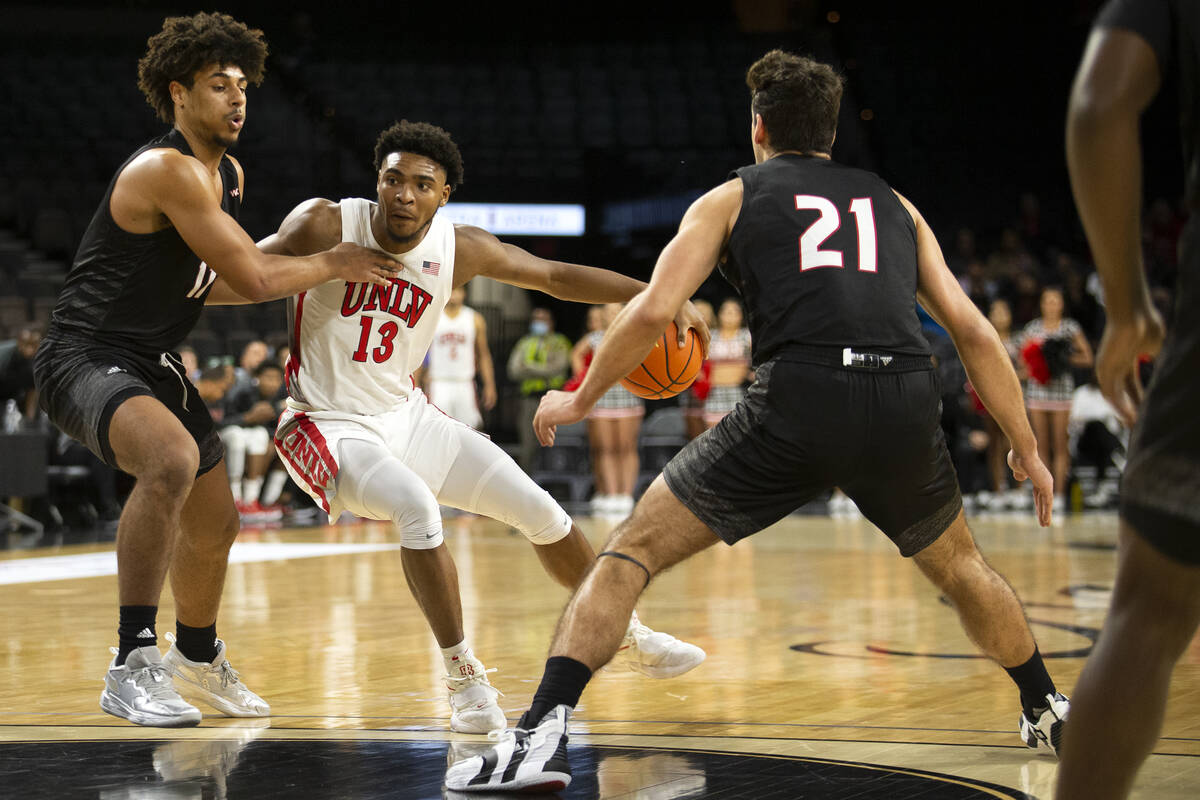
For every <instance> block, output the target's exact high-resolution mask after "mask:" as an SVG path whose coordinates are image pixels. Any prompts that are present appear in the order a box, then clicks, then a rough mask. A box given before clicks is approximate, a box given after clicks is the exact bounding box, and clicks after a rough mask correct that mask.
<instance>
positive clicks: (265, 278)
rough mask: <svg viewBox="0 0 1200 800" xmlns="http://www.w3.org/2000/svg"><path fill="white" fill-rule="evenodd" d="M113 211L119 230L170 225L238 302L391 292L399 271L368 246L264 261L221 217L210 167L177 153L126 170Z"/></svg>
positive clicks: (146, 158)
mask: <svg viewBox="0 0 1200 800" xmlns="http://www.w3.org/2000/svg"><path fill="white" fill-rule="evenodd" d="M238 183H239V184H241V183H242V171H241V167H240V165H239V166H238ZM239 191H240V186H239ZM111 210H112V215H113V219H114V220H115V221H116V222H117V224H118V225H119V226H121V227H122V228H123V229H125V230H129V231H133V232H136V233H142V232H150V231H152V230H161V229H162V228H164V227H166V221H167V220H169V224H170V225H173V226H174V227H175V229H176V230H177V231H178V232H179V235H180V236H181V237H182V238H183V241H184V242H185V243H187V246H188V247H189V248H190V249H191V250H192V252H193V253H195V254H196V255H197V256H199V257H200V259H201V260H202V261H204V262H205V263H206V264H208V265H209V266H211V267H212V269H213V271H215V272H217V273H218V274H219V275H220V276H221V277H220V280H219V281H218V282H219V283H222V284H224V285H225V286H227V287H228V288H229V289H230V290H231V291H232V292H233V293H235V294H236V295H237V296H239V302H247V301H249V302H261V301H264V300H273V299H276V298H279V297H287V296H288V295H291V294H294V293H296V292H299V291H303V290H305V289H309V288H312V287H313V286H316V285H317V284H320V283H323V282H324V281H327V280H330V279H332V278H336V277H345V278H346V279H347V280H357V281H370V282H372V283H378V284H381V285H385V286H386V285H387V280H388V278H390V277H391V276H392V275H393V274H395V264H393V263H391V262H390V261H388V260H386V259H381V258H379V257H378V255H376V254H373V253H372V252H371V251H370V250H367V249H366V248H361V247H353V248H345V249H344V250H339V251H337V252H336V253H322V254H320V255H315V256H313V257H311V258H303V259H298V258H279V257H275V256H270V255H265V254H264V253H262V252H260V251H259V249H258V248H257V247H255V245H254V240H252V239H251V238H250V236H249V235H248V234H247V233H246V231H245V230H243V229H242V227H241V225H239V224H238V223H237V221H236V220H234V219H233V218H232V217H231V216H229V215H228V214H226V213H225V211H224V210H222V208H221V205H220V201H219V195H218V194H217V193H216V191H215V190H214V186H213V180H212V176H210V175H209V174H208V173H207V172H206V170H205V167H204V165H203V164H201V163H200V162H199V161H198V160H197V159H195V158H193V157H191V156H187V155H184V154H183V153H180V152H179V151H177V150H168V149H158V150H150V151H147V152H146V153H144V154H142V155H141V156H139V157H138V158H137V159H135V160H134V161H133V163H131V164H130V165H129V166H128V167H126V168H125V170H124V171H123V172H122V173H121V176H120V177H119V178H118V179H117V184H116V186H115V187H114V188H113V197H112V205H111ZM163 217H165V218H166V220H163ZM214 288H215V287H214ZM240 298H244V299H240Z"/></svg>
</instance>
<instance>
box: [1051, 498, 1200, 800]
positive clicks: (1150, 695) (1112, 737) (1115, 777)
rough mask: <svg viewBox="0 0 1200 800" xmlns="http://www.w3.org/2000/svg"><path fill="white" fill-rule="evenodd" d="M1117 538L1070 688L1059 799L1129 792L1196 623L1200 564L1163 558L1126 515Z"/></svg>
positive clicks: (1097, 799)
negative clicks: (1105, 590) (1105, 602)
mask: <svg viewBox="0 0 1200 800" xmlns="http://www.w3.org/2000/svg"><path fill="white" fill-rule="evenodd" d="M1193 535H1194V536H1197V537H1200V529H1198V530H1196V531H1194V532H1193ZM1120 536H1121V540H1120V560H1119V563H1118V566H1117V580H1116V585H1115V586H1114V588H1113V596H1112V605H1111V607H1110V608H1109V612H1108V618H1107V619H1106V620H1105V622H1104V630H1103V631H1102V632H1101V634H1100V639H1099V641H1097V642H1096V647H1095V649H1094V650H1093V651H1092V653H1091V655H1090V656H1089V657H1088V660H1087V664H1086V665H1085V666H1084V669H1083V672H1082V674H1080V676H1079V681H1078V683H1077V684H1076V685H1075V695H1074V698H1073V704H1072V708H1071V721H1070V723H1069V724H1068V725H1067V726H1066V735H1065V737H1064V741H1063V746H1062V762H1061V763H1060V764H1059V767H1058V791H1057V794H1056V795H1055V796H1056V797H1057V798H1059V800H1075V799H1076V798H1086V799H1087V800H1107V798H1122V797H1126V796H1128V794H1129V791H1130V789H1131V788H1132V786H1133V780H1134V777H1135V775H1136V774H1137V770H1138V768H1139V767H1140V766H1141V764H1142V762H1143V761H1145V759H1146V756H1148V755H1149V754H1150V752H1151V751H1152V750H1153V749H1154V745H1155V743H1156V742H1157V741H1158V737H1159V734H1160V732H1161V730H1162V722H1163V713H1164V711H1165V709H1166V703H1167V690H1168V688H1169V687H1170V682H1171V674H1172V672H1173V671H1174V669H1175V664H1176V662H1177V661H1178V660H1179V657H1180V656H1181V655H1182V654H1183V652H1184V650H1186V649H1187V646H1188V645H1189V644H1190V643H1191V641H1192V637H1193V636H1194V635H1195V633H1196V628H1197V625H1198V624H1200V566H1197V565H1195V564H1184V563H1181V562H1179V561H1175V560H1173V559H1171V558H1168V557H1167V556H1165V555H1163V554H1162V553H1160V552H1159V551H1158V550H1156V549H1155V548H1154V547H1153V546H1151V545H1150V544H1149V543H1148V542H1147V541H1146V540H1145V539H1144V538H1142V536H1140V535H1139V534H1138V533H1137V532H1136V531H1135V530H1134V528H1133V527H1132V526H1131V525H1130V524H1129V523H1128V522H1127V521H1125V520H1122V521H1121V533H1120Z"/></svg>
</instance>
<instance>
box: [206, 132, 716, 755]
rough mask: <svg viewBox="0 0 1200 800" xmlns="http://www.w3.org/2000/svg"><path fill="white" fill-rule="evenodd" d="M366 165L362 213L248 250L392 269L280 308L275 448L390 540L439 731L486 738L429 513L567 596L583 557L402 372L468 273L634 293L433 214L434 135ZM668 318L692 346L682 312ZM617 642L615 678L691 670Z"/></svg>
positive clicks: (485, 711)
mask: <svg viewBox="0 0 1200 800" xmlns="http://www.w3.org/2000/svg"><path fill="white" fill-rule="evenodd" d="M375 166H376V169H377V170H378V184H377V187H376V188H377V193H378V201H377V202H376V201H371V200H365V199H361V198H352V199H346V200H342V201H341V202H340V203H335V202H331V201H329V200H323V199H319V198H318V199H313V200H308V201H306V202H304V203H301V204H300V205H299V206H297V208H296V209H295V210H294V211H292V213H291V214H289V215H288V217H287V218H286V219H285V220H284V221H283V224H282V225H281V226H280V228H279V231H278V233H276V234H275V235H273V236H270V237H268V238H267V239H266V240H264V241H263V242H261V243H260V244H259V246H260V247H261V248H262V249H263V250H264V251H266V252H268V253H287V254H301V253H304V254H308V253H319V252H323V251H325V250H328V249H330V248H331V247H335V246H337V245H338V244H339V243H340V242H360V243H362V244H363V245H364V246H366V247H371V248H376V249H379V250H382V251H383V252H384V253H385V254H388V255H390V256H391V257H392V258H393V259H395V261H396V262H397V263H398V264H399V265H400V267H401V269H400V274H399V276H398V277H397V278H394V279H393V280H392V282H391V286H390V287H389V288H388V289H382V288H380V287H376V286H371V285H367V284H362V283H347V282H344V281H330V282H329V283H326V284H323V285H321V286H318V287H316V288H315V289H310V290H309V291H307V292H303V293H301V294H299V295H298V296H297V297H295V298H294V299H293V300H292V305H291V312H292V313H291V321H292V325H291V328H292V355H291V359H290V360H289V362H288V369H287V380H288V389H289V394H290V397H289V399H288V409H287V410H286V411H285V412H284V413H283V415H282V416H281V418H280V421H279V426H278V428H277V430H276V433H275V445H276V448H277V449H278V450H279V454H280V456H281V457H282V459H283V462H284V464H285V465H286V466H287V469H288V472H290V473H291V475H292V477H293V478H295V480H296V482H297V484H298V485H299V486H301V487H302V488H304V489H305V490H306V491H307V492H308V493H309V494H310V495H312V497H313V498H314V499H315V500H316V501H317V502H318V503H320V505H321V507H322V508H324V509H325V510H326V511H327V512H328V513H329V515H330V517H331V518H335V517H337V516H338V515H339V514H340V513H341V512H342V511H343V510H349V511H351V512H353V513H354V514H357V515H358V516H361V517H367V518H370V519H378V520H391V521H393V522H394V523H395V524H396V525H397V527H398V528H399V529H400V532H401V541H402V544H403V549H402V551H401V552H402V559H403V564H404V572H405V575H406V577H407V578H408V582H409V585H410V587H411V589H412V592H413V595H414V597H415V598H416V600H417V603H418V604H419V605H420V606H421V610H422V612H423V613H424V614H425V618H426V620H428V622H429V625H430V627H431V628H432V629H433V634H434V637H435V638H436V639H437V641H438V644H439V645H440V646H441V648H442V652H443V655H444V656H445V663H446V671H447V676H446V685H447V688H448V689H449V690H450V706H451V717H450V727H451V729H452V730H455V731H460V732H467V733H486V732H488V731H490V730H493V729H496V728H504V727H505V725H506V722H505V718H504V713H503V712H502V711H501V710H500V707H499V705H498V704H497V703H496V696H497V694H498V692H497V691H496V690H495V689H493V688H492V686H491V685H490V683H489V682H488V679H487V676H486V672H485V669H484V666H483V664H482V663H480V661H479V660H478V659H477V658H475V656H474V655H473V653H472V652H471V649H470V647H469V646H468V642H467V641H466V639H465V637H464V634H463V623H462V606H461V602H460V599H459V594H458V575H457V572H456V570H455V567H454V562H453V561H452V560H451V558H450V553H449V551H448V549H447V548H446V546H445V545H444V544H443V542H442V521H441V516H440V513H439V510H438V504H439V503H441V504H444V505H447V506H452V507H455V508H460V509H463V510H466V511H469V512H473V513H477V514H483V515H486V516H489V517H492V518H494V519H498V520H500V521H502V522H504V523H506V524H508V525H511V526H513V527H515V528H517V529H519V530H520V531H521V532H522V533H524V534H525V536H526V537H527V538H528V539H529V540H530V541H531V542H532V543H533V544H534V545H536V547H535V548H534V549H535V551H536V552H537V554H538V557H539V558H540V559H541V562H542V565H543V566H544V567H545V569H546V571H547V572H548V573H549V574H550V575H551V577H553V578H554V579H555V580H556V581H558V582H559V583H561V584H562V585H563V586H565V587H567V588H568V589H574V588H575V587H576V586H578V585H579V584H580V583H581V582H582V580H583V577H584V575H585V574H586V573H587V571H588V568H589V567H590V566H591V564H592V562H593V561H594V560H595V558H596V554H595V551H593V550H592V547H591V545H590V544H589V543H588V541H587V539H585V538H584V536H583V534H582V533H581V532H580V530H579V528H578V527H577V526H576V525H575V524H574V523H573V522H572V521H571V519H570V517H569V516H568V515H567V513H566V512H565V511H563V510H562V508H560V507H559V506H558V504H557V503H556V502H555V501H554V500H553V498H551V497H550V495H549V493H547V492H546V491H545V490H543V489H542V488H540V487H539V486H538V485H537V484H535V483H534V482H533V481H532V480H531V479H530V478H529V477H528V476H527V475H526V474H525V473H524V472H522V471H521V469H520V468H519V467H518V466H517V465H516V463H515V462H514V461H513V460H512V459H511V458H509V456H508V455H507V454H506V453H505V452H504V451H503V450H501V449H500V448H499V447H498V446H496V445H495V444H493V443H492V442H491V441H490V440H489V439H488V438H487V437H485V436H483V435H482V434H480V433H478V432H476V431H474V430H472V429H471V428H469V427H468V426H466V425H464V424H462V423H460V422H458V421H456V420H454V419H451V418H450V417H449V416H447V415H446V414H443V413H442V412H441V411H439V410H437V409H436V408H434V407H433V406H432V405H430V404H429V403H428V402H427V400H426V398H425V394H424V393H423V392H422V391H421V390H420V389H419V388H417V386H416V383H415V381H413V379H412V373H413V371H414V370H416V369H417V368H418V367H419V366H420V365H421V362H422V360H423V359H424V358H425V354H426V353H427V352H428V350H429V347H430V344H431V342H432V341H433V336H434V330H435V329H436V328H437V322H438V317H439V316H440V315H441V313H442V309H443V307H444V306H445V305H446V302H447V299H448V298H449V296H450V293H451V291H452V289H453V288H454V287H455V286H461V285H463V284H465V283H466V282H467V281H468V280H470V279H471V278H473V277H475V276H476V275H486V276H488V277H491V278H495V279H497V280H500V281H504V282H505V283H509V284H513V285H515V286H521V287H524V288H527V289H538V290H541V291H544V292H547V293H549V294H552V295H554V296H556V297H559V298H562V299H564V300H576V301H582V302H588V303H607V302H620V301H623V300H627V299H629V298H630V297H633V296H634V295H635V294H637V293H638V292H639V291H640V290H641V289H642V288H643V286H644V284H642V283H641V282H640V281H636V280H633V279H632V278H627V277H625V276H622V275H619V274H617V273H615V272H610V271H608V270H602V269H596V268H593V267H583V266H577V265H574V264H564V263H560V262H555V261H546V260H543V259H540V258H537V257H535V256H533V255H530V254H529V253H527V252H525V251H524V250H522V249H520V248H518V247H514V246H512V245H508V244H503V243H501V242H500V241H499V240H498V239H496V238H495V237H494V236H492V235H491V234H489V233H487V232H486V231H483V230H481V229H479V228H474V227H470V226H455V225H454V224H452V223H451V222H450V221H449V220H447V219H445V218H441V217H437V216H436V214H437V210H438V209H439V208H440V207H441V206H442V205H444V204H445V203H446V200H447V199H448V198H449V197H450V192H451V191H452V190H453V188H454V187H455V186H456V185H457V184H458V183H459V182H461V180H462V157H461V155H460V154H459V151H458V146H457V145H456V144H455V143H454V141H453V140H452V139H451V138H450V136H449V134H447V133H446V132H445V131H444V130H442V129H441V128H437V127H435V126H433V125H429V124H426V123H410V122H407V121H405V122H400V123H398V124H396V125H393V126H392V127H391V128H388V129H387V130H385V131H384V132H383V133H382V134H381V135H380V137H379V140H378V142H377V143H376V146H375ZM218 283H220V282H218ZM223 291H224V287H221V286H217V287H214V292H223ZM676 321H677V323H678V324H679V328H680V330H685V329H686V328H687V327H695V328H697V329H698V330H699V331H700V332H701V334H702V336H704V337H705V338H707V336H708V331H707V328H705V327H704V323H703V321H702V320H701V318H700V316H699V314H698V313H696V312H695V309H694V308H691V307H688V308H686V309H685V310H684V311H683V312H681V313H680V316H679V318H678V319H677V320H676ZM626 638H627V644H626V653H627V654H628V656H629V664H630V667H631V668H633V669H636V670H638V671H640V672H643V673H645V674H648V675H651V676H653V677H672V676H675V675H679V674H681V673H683V672H686V671H687V670H689V669H691V668H692V667H695V666H696V665H697V664H699V663H700V662H701V661H702V660H703V659H704V651H703V650H701V649H700V648H698V647H696V646H694V645H690V644H687V643H684V642H681V641H679V640H677V639H675V638H674V637H671V636H669V635H667V634H663V633H655V632H653V631H651V630H650V629H649V628H646V627H645V626H644V625H641V624H640V623H639V622H638V620H637V616H636V615H634V617H633V618H632V619H631V621H630V623H629V627H628V630H627V637H626Z"/></svg>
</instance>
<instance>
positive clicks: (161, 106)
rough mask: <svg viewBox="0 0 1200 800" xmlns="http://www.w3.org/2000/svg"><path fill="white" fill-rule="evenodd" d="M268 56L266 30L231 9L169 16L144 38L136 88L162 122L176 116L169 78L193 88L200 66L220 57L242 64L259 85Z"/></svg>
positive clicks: (226, 62)
mask: <svg viewBox="0 0 1200 800" xmlns="http://www.w3.org/2000/svg"><path fill="white" fill-rule="evenodd" d="M266 60H267V43H266V41H265V40H264V39H263V32H262V31H260V30H258V29H250V28H247V27H246V25H245V24H244V23H241V22H238V21H237V20H236V19H234V18H233V17H231V16H229V15H228V14H219V13H212V14H207V13H203V12H201V13H199V14H194V15H192V16H190V17H167V19H166V20H164V21H163V27H162V30H161V31H159V32H158V33H156V34H154V35H153V36H151V37H150V38H149V39H148V40H147V41H146V55H144V56H142V59H141V60H140V61H138V88H139V89H141V90H142V94H144V95H146V102H147V103H149V104H150V105H151V106H152V107H153V108H154V110H155V111H156V112H157V113H158V116H159V118H160V119H161V120H162V121H163V122H174V121H175V103H174V101H173V100H172V99H171V90H170V85H171V81H179V82H180V83H181V84H183V85H184V86H186V87H188V88H189V89H191V88H192V82H193V79H194V78H195V75H196V71H197V70H199V69H201V68H202V67H204V65H205V64H213V63H216V64H229V65H234V66H236V67H238V68H239V69H240V70H241V71H242V72H243V73H245V75H246V80H248V81H249V82H250V83H252V84H254V85H255V86H258V85H259V84H260V83H262V79H263V71H264V70H263V64H264V63H265V62H266Z"/></svg>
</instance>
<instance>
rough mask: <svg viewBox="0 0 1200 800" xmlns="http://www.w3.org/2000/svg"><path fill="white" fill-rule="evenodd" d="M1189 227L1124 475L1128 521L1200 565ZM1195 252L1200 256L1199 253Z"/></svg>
mask: <svg viewBox="0 0 1200 800" xmlns="http://www.w3.org/2000/svg"><path fill="white" fill-rule="evenodd" d="M1196 224H1197V222H1196V217H1194V216H1193V217H1192V221H1191V222H1189V223H1188V228H1189V232H1188V234H1185V236H1187V242H1186V244H1185V247H1184V252H1185V253H1187V254H1188V257H1186V258H1185V260H1184V261H1183V262H1182V263H1181V264H1180V265H1179V280H1178V283H1177V285H1176V292H1177V294H1178V299H1177V301H1176V305H1175V309H1176V310H1175V319H1174V321H1173V323H1172V326H1171V329H1170V330H1169V331H1168V333H1167V341H1166V343H1165V345H1164V346H1163V351H1162V353H1161V355H1160V356H1159V357H1158V360H1157V362H1156V363H1155V365H1154V377H1153V378H1152V379H1151V380H1150V387H1149V389H1148V391H1147V392H1146V400H1145V403H1143V405H1142V408H1141V411H1140V413H1139V414H1138V422H1137V425H1136V426H1134V429H1133V436H1132V438H1131V440H1130V444H1129V457H1128V461H1127V463H1126V465H1125V472H1124V474H1123V475H1122V476H1121V517H1122V518H1123V519H1124V520H1125V521H1126V522H1128V523H1129V524H1130V525H1131V526H1133V528H1134V530H1136V531H1137V533H1138V535H1139V536H1141V537H1142V538H1143V539H1145V540H1146V541H1147V542H1149V543H1150V544H1151V545H1152V546H1153V547H1154V548H1155V549H1157V550H1158V551H1159V552H1161V553H1162V554H1163V555H1165V556H1167V557H1168V558H1172V559H1174V560H1176V561H1180V562H1183V563H1185V564H1200V500H1197V498H1198V497H1200V318H1197V316H1196V310H1197V309H1200V247H1197V246H1195V245H1196V244H1197V239H1200V231H1197V230H1196V229H1195V228H1194V226H1195V225H1196ZM1193 254H1194V255H1193Z"/></svg>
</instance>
